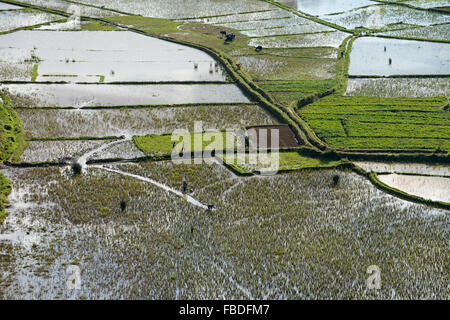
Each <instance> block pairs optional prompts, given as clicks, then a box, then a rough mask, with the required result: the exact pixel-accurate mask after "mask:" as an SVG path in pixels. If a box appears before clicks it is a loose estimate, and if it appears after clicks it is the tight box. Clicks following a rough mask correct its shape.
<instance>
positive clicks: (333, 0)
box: [280, 0, 375, 16]
mask: <svg viewBox="0 0 450 320" xmlns="http://www.w3.org/2000/svg"><path fill="white" fill-rule="evenodd" d="M280 2H281V3H284V4H286V5H288V6H290V7H292V8H294V9H297V10H300V11H303V12H306V13H309V14H311V15H314V16H319V15H324V14H330V13H336V12H343V11H347V10H351V9H354V8H360V7H363V6H368V5H371V4H375V3H374V2H372V1H369V0H281V1H280Z"/></svg>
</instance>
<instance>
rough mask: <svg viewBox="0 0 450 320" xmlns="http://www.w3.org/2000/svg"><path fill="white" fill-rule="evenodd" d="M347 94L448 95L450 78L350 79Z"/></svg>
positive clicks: (376, 95) (385, 95)
mask: <svg viewBox="0 0 450 320" xmlns="http://www.w3.org/2000/svg"><path fill="white" fill-rule="evenodd" d="M345 94H346V95H349V96H372V97H436V96H447V97H448V96H450V78H427V79H424V78H390V79H389V78H381V79H349V80H348V84H347V92H346V93H345Z"/></svg>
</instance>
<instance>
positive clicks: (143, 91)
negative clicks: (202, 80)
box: [0, 84, 249, 108]
mask: <svg viewBox="0 0 450 320" xmlns="http://www.w3.org/2000/svg"><path fill="white" fill-rule="evenodd" d="M0 88H4V89H7V90H8V91H10V92H11V93H12V94H14V95H20V96H22V97H23V98H24V99H23V100H24V101H26V102H24V103H23V105H21V106H42V107H51V106H56V107H76V108H83V107H89V106H127V105H155V104H163V105H166V104H186V103H222V102H230V103H235V102H249V100H248V98H247V97H246V96H245V95H244V94H243V93H242V91H241V90H240V89H239V88H238V87H236V86H235V85H233V84H224V85H216V84H208V85H107V84H104V85H95V84H17V85H16V84H11V85H3V86H0Z"/></svg>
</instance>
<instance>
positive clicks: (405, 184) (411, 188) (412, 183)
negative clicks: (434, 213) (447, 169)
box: [378, 174, 450, 203]
mask: <svg viewBox="0 0 450 320" xmlns="http://www.w3.org/2000/svg"><path fill="white" fill-rule="evenodd" d="M378 178H379V179H380V180H381V181H382V182H383V183H385V184H387V185H389V186H391V187H394V188H396V189H399V190H401V191H404V192H407V193H409V194H412V195H415V196H419V197H422V198H425V199H430V200H434V201H443V202H448V203H450V178H441V177H425V176H411V175H399V174H386V175H379V176H378Z"/></svg>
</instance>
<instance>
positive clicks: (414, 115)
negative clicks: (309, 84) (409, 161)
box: [299, 96, 450, 150]
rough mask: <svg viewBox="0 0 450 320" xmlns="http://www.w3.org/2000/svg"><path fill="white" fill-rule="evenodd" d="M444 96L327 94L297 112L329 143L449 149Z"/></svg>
mask: <svg viewBox="0 0 450 320" xmlns="http://www.w3.org/2000/svg"><path fill="white" fill-rule="evenodd" d="M446 103H447V99H445V98H408V99H402V98H378V97H345V96H335V97H327V98H324V99H322V100H320V101H319V102H316V103H313V104H310V105H308V106H306V107H304V108H302V109H301V110H300V111H299V113H300V115H301V116H302V117H303V118H304V119H305V120H306V121H307V122H308V124H309V125H310V126H311V127H312V128H313V130H315V131H316V132H317V134H318V135H319V137H321V138H323V139H325V141H327V142H328V143H330V144H331V145H334V146H336V147H339V148H350V149H368V148H374V149H376V148H379V149H442V150H449V148H450V144H449V137H450V135H449V133H450V131H449V129H450V126H449V114H448V112H445V111H443V110H442V107H443V106H444V105H446Z"/></svg>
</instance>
